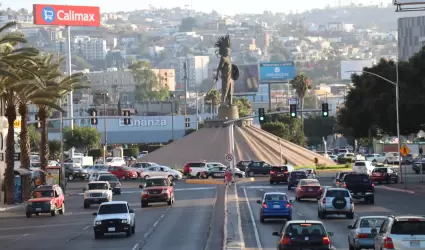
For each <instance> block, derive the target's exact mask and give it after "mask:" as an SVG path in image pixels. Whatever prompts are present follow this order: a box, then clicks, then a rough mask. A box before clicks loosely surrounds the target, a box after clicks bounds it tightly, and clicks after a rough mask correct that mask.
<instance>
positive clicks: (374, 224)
mask: <svg viewBox="0 0 425 250" xmlns="http://www.w3.org/2000/svg"><path fill="white" fill-rule="evenodd" d="M386 218H387V216H362V217H360V218H358V219H357V220H356V221H355V222H354V224H353V225H348V226H347V228H348V229H349V230H350V231H349V232H348V249H362V248H367V249H371V248H373V247H374V238H375V234H372V229H378V228H380V227H381V225H382V224H383V223H384V221H385V220H386Z"/></svg>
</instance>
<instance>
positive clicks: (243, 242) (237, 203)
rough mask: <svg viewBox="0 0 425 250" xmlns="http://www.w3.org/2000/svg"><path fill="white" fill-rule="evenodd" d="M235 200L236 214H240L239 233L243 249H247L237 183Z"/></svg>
mask: <svg viewBox="0 0 425 250" xmlns="http://www.w3.org/2000/svg"><path fill="white" fill-rule="evenodd" d="M235 199H236V212H237V213H238V231H239V239H240V241H241V246H242V249H245V247H246V246H245V237H244V236H243V231H242V219H241V210H240V207H239V195H238V190H237V188H236V183H235Z"/></svg>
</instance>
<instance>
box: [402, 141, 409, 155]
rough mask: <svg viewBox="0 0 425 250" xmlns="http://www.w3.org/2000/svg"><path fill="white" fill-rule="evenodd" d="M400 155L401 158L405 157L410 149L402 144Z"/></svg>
mask: <svg viewBox="0 0 425 250" xmlns="http://www.w3.org/2000/svg"><path fill="white" fill-rule="evenodd" d="M400 153H401V154H402V155H403V156H407V155H408V154H409V153H410V148H409V147H408V146H407V145H406V144H403V146H401V148H400Z"/></svg>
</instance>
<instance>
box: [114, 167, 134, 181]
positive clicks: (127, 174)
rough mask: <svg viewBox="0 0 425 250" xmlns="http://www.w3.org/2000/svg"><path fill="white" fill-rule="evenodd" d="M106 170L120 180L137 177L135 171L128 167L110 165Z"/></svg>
mask: <svg viewBox="0 0 425 250" xmlns="http://www.w3.org/2000/svg"><path fill="white" fill-rule="evenodd" d="M108 172H109V173H111V174H113V175H115V176H116V177H117V178H118V179H120V180H127V179H137V178H138V177H139V175H138V174H137V172H136V171H134V170H132V169H131V168H128V167H118V166H110V167H109V168H108Z"/></svg>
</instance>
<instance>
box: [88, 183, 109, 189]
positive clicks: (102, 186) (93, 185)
mask: <svg viewBox="0 0 425 250" xmlns="http://www.w3.org/2000/svg"><path fill="white" fill-rule="evenodd" d="M88 188H89V190H95V189H108V184H106V183H89V185H88Z"/></svg>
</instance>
